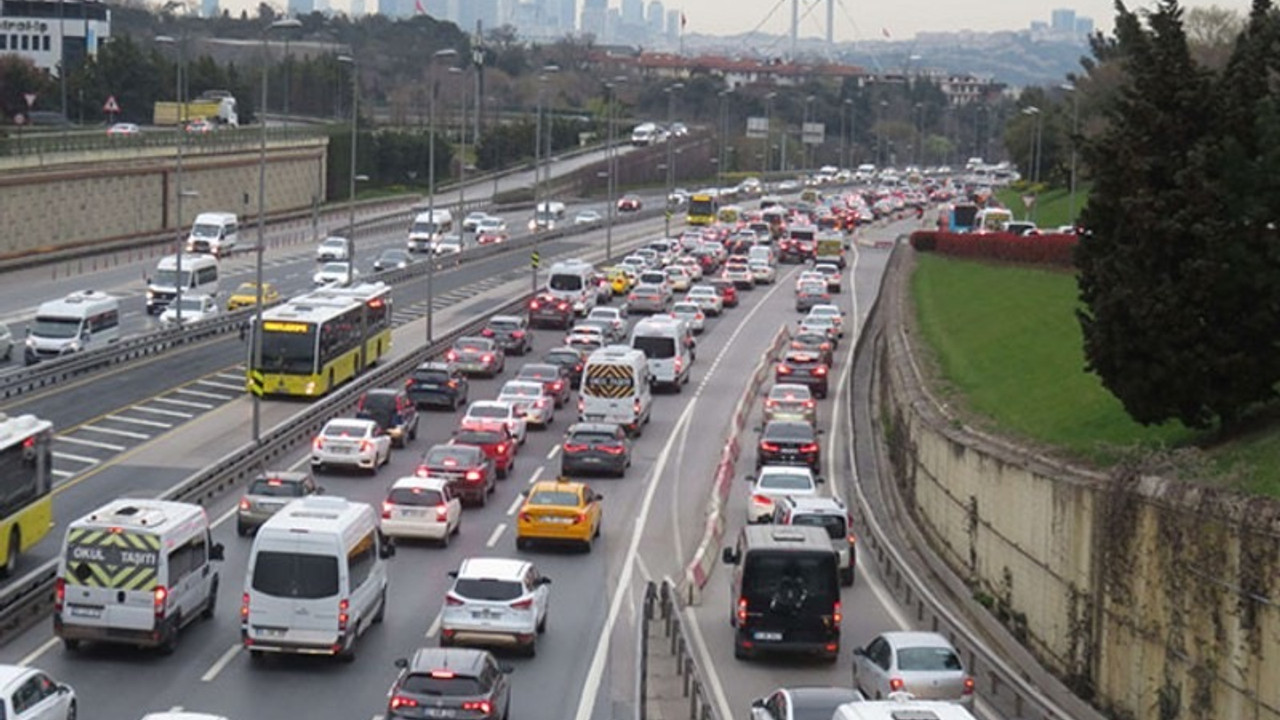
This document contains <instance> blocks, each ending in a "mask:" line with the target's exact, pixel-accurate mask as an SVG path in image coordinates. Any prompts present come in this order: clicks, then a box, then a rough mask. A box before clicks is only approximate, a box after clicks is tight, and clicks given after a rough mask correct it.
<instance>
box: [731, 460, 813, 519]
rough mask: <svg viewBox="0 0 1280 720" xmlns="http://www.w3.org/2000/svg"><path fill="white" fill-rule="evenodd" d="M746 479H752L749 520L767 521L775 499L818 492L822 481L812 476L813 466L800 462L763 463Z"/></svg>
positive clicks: (748, 505)
mask: <svg viewBox="0 0 1280 720" xmlns="http://www.w3.org/2000/svg"><path fill="white" fill-rule="evenodd" d="M747 479H748V480H753V481H754V483H753V484H752V486H751V498H750V500H749V501H748V502H747V522H748V523H757V522H768V521H769V519H770V518H772V517H773V504H774V502H776V501H777V500H780V499H782V498H784V497H787V496H788V495H790V496H791V497H810V496H813V495H817V494H818V485H820V484H821V483H822V478H818V477H814V475H813V471H812V470H810V469H809V468H807V467H804V466H800V465H765V466H764V467H762V468H760V474H759V475H757V476H755V477H751V476H750V475H748V476H747Z"/></svg>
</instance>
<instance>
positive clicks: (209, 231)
mask: <svg viewBox="0 0 1280 720" xmlns="http://www.w3.org/2000/svg"><path fill="white" fill-rule="evenodd" d="M221 229H222V226H221V225H211V224H208V223H201V224H198V225H194V226H192V228H191V236H192V237H198V238H216V237H218V231H219V230H221Z"/></svg>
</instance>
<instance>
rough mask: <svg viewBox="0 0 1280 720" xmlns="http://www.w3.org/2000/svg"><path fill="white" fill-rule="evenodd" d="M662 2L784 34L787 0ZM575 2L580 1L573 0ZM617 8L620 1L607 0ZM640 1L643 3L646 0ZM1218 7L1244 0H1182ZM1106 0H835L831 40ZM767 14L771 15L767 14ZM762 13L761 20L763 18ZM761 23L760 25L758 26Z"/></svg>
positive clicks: (1015, 19) (710, 25)
mask: <svg viewBox="0 0 1280 720" xmlns="http://www.w3.org/2000/svg"><path fill="white" fill-rule="evenodd" d="M665 1H666V5H667V7H669V8H670V7H676V8H682V9H683V10H684V13H685V17H686V19H687V20H688V25H687V26H686V28H685V31H686V32H698V33H709V34H714V35H725V34H733V33H738V32H746V31H749V30H752V29H754V28H756V27H757V26H760V29H761V30H762V31H766V32H772V33H775V34H785V33H790V28H791V0H665ZM579 4H581V3H579ZM609 4H610V5H611V6H614V7H617V6H618V5H619V4H620V0H611V2H610V3H609ZM645 4H646V6H647V5H648V2H647V0H646V3H645ZM1152 4H1153V3H1149V2H1134V1H1130V2H1126V3H1125V5H1126V7H1128V8H1130V9H1131V10H1132V9H1137V8H1139V7H1149V6H1151V5H1152ZM1212 5H1217V6H1219V7H1223V8H1227V9H1229V10H1234V11H1236V12H1237V13H1240V14H1242V15H1243V14H1245V13H1248V11H1249V6H1250V2H1249V0H1217V2H1211V1H1208V0H1184V2H1183V6H1184V7H1187V8H1191V7H1196V6H1201V7H1208V6H1212ZM1114 7H1115V6H1114V4H1113V3H1112V2H1111V0H890V1H889V2H883V1H877V2H868V1H867V0H836V2H835V37H836V40H837V41H845V40H877V39H884V35H883V30H886V29H887V30H888V31H889V33H890V35H892V36H893V39H895V40H899V39H901V40H906V39H909V38H910V37H911V36H913V35H915V34H916V33H917V32H919V31H921V30H923V31H926V32H930V31H945V30H962V29H969V30H984V31H989V30H1021V29H1024V28H1026V27H1027V26H1029V25H1030V24H1031V22H1032V21H1033V20H1044V21H1046V22H1048V20H1049V14H1050V13H1051V12H1052V11H1053V10H1054V8H1071V9H1073V10H1075V11H1076V14H1077V15H1087V16H1089V17H1092V18H1093V22H1094V25H1095V26H1096V27H1097V28H1098V29H1099V30H1104V31H1107V32H1110V31H1111V27H1112V25H1113V21H1114V18H1115V11H1114ZM826 8H827V3H826V0H800V15H801V20H800V34H801V35H802V36H803V35H809V36H822V35H825V34H826V17H827V10H826ZM771 13H772V14H771ZM766 18H767V19H766ZM762 23H763V25H762Z"/></svg>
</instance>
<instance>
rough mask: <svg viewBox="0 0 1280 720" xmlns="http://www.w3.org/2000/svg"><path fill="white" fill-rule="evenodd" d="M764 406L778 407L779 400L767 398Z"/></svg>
mask: <svg viewBox="0 0 1280 720" xmlns="http://www.w3.org/2000/svg"><path fill="white" fill-rule="evenodd" d="M764 406H765V407H777V406H778V401H777V400H765V401H764Z"/></svg>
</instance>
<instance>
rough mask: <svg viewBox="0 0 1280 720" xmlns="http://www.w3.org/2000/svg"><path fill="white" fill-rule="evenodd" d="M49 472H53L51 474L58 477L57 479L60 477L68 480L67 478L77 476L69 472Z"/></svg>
mask: <svg viewBox="0 0 1280 720" xmlns="http://www.w3.org/2000/svg"><path fill="white" fill-rule="evenodd" d="M49 472H51V473H53V474H54V475H56V476H57V477H60V478H63V479H66V478H69V477H71V476H72V475H75V473H73V472H70V471H68V470H50V471H49Z"/></svg>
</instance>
